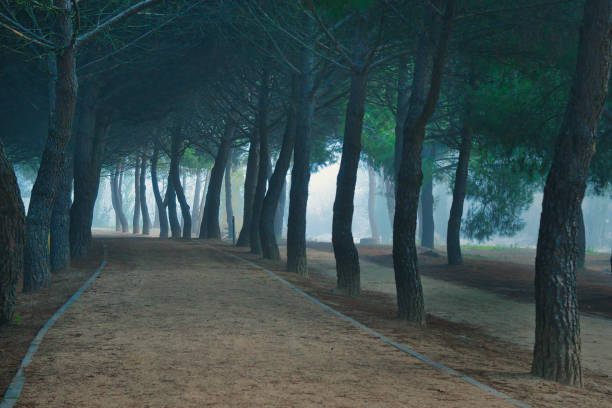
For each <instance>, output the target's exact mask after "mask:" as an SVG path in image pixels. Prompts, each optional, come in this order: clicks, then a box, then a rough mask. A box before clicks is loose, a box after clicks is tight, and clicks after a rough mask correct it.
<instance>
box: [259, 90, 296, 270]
mask: <svg viewBox="0 0 612 408" xmlns="http://www.w3.org/2000/svg"><path fill="white" fill-rule="evenodd" d="M295 116H296V112H295V104H294V98H293V97H292V98H291V101H290V107H289V111H288V112H287V127H286V129H285V134H284V135H283V143H282V146H281V150H280V152H279V154H278V159H277V160H276V165H275V166H274V173H272V177H271V178H270V183H269V185H268V192H267V194H266V197H265V198H264V202H263V207H262V210H261V220H260V222H259V235H260V237H261V250H262V254H263V257H264V258H266V259H274V260H280V251H279V250H278V245H277V243H276V234H275V231H274V227H275V218H276V210H277V207H278V201H279V199H280V196H281V193H283V186H284V185H285V178H286V177H287V171H288V170H289V165H290V164H291V154H292V153H293V146H294V144H295V131H296V117H295ZM281 225H282V221H281Z"/></svg>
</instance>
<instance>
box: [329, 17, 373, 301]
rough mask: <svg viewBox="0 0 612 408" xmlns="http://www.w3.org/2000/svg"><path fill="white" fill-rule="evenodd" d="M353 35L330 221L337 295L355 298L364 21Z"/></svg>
mask: <svg viewBox="0 0 612 408" xmlns="http://www.w3.org/2000/svg"><path fill="white" fill-rule="evenodd" d="M356 24H357V28H356V31H355V40H354V49H353V64H354V65H355V68H353V70H352V71H351V85H350V95H349V100H348V104H347V106H346V119H345V124H344V142H343V143H342V158H341V159H340V170H339V171H338V180H337V182H336V199H335V201H334V216H333V221H332V244H333V246H334V256H335V258H336V274H337V286H338V291H340V292H342V293H344V294H346V295H348V296H357V295H359V293H360V292H361V284H360V270H359V254H358V253H357V248H356V247H355V242H354V241H353V231H352V228H353V212H354V209H355V207H354V203H353V201H354V198H355V184H356V183H357V168H358V166H359V156H360V154H361V130H362V127H363V115H364V113H365V99H366V85H367V70H366V67H365V66H364V63H365V55H366V53H367V43H366V42H367V41H366V40H367V38H366V35H367V34H366V25H367V20H366V19H365V18H364V17H361V18H360V21H359V22H358V23H356Z"/></svg>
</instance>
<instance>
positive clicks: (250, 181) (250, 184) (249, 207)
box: [236, 131, 259, 247]
mask: <svg viewBox="0 0 612 408" xmlns="http://www.w3.org/2000/svg"><path fill="white" fill-rule="evenodd" d="M256 134H257V131H253V132H252V133H251V136H250V145H249V156H248V159H247V167H246V175H245V177H244V199H243V202H244V208H243V212H242V228H241V229H240V234H239V235H238V241H237V242H236V246H239V247H246V246H249V245H250V243H251V218H252V215H253V200H254V199H255V189H256V188H257V175H258V174H259V141H258V140H257V136H256Z"/></svg>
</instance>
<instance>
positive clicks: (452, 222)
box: [446, 119, 472, 265]
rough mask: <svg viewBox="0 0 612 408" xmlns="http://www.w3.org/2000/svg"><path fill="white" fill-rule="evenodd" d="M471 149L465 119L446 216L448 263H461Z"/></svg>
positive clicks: (468, 126) (470, 128) (470, 140)
mask: <svg viewBox="0 0 612 408" xmlns="http://www.w3.org/2000/svg"><path fill="white" fill-rule="evenodd" d="M471 150H472V127H471V126H470V124H469V119H466V122H465V124H464V125H463V129H462V131H461V146H460V147H459V161H458V162H457V170H456V172H455V186H454V187H453V203H452V204H451V210H450V216H449V217H448V229H447V231H446V254H447V258H448V264H449V265H461V264H462V263H463V257H462V255H461V243H460V236H461V217H462V216H463V204H464V202H465V191H466V188H467V179H468V167H469V163H470V152H471Z"/></svg>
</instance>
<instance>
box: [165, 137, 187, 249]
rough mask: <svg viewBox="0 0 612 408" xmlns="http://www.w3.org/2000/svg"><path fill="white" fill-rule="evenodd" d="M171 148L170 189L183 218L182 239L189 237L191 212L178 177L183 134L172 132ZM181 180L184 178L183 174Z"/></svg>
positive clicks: (181, 156)
mask: <svg viewBox="0 0 612 408" xmlns="http://www.w3.org/2000/svg"><path fill="white" fill-rule="evenodd" d="M171 149H172V152H171V155H172V157H171V160H170V176H172V189H173V190H174V193H175V194H176V198H177V199H178V202H179V205H180V207H181V215H182V218H183V239H191V214H190V213H189V210H190V209H189V204H188V203H187V199H186V198H185V192H184V191H183V186H182V185H181V178H180V169H179V164H180V162H181V159H182V158H183V136H182V135H181V134H180V133H179V132H176V131H175V132H174V133H173V134H172V147H171ZM183 180H185V177H184V176H183ZM183 183H184V181H183ZM175 208H176V204H175ZM175 212H176V210H175ZM177 221H178V220H177ZM179 230H180V224H179ZM179 235H180V232H179ZM172 238H175V234H174V232H173V233H172Z"/></svg>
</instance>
